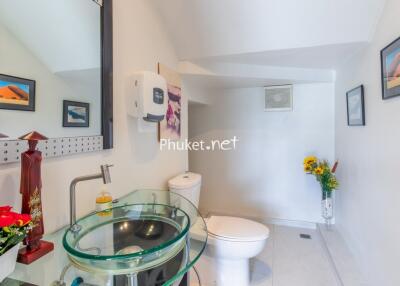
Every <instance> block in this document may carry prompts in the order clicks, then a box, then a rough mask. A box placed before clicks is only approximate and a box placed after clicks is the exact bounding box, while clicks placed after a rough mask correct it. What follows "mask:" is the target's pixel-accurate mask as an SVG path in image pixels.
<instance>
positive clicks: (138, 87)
mask: <svg viewBox="0 0 400 286" xmlns="http://www.w3.org/2000/svg"><path fill="white" fill-rule="evenodd" d="M127 102H128V107H127V108H128V114H129V115H131V116H133V117H136V118H142V119H143V120H145V121H147V122H160V121H161V120H163V119H164V117H165V113H166V110H167V102H168V90H167V81H166V80H165V79H164V78H163V77H162V76H160V75H158V74H156V73H153V72H149V71H142V72H137V73H135V74H134V77H133V92H132V93H129V94H128V101H127Z"/></svg>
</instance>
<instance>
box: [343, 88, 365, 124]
mask: <svg viewBox="0 0 400 286" xmlns="http://www.w3.org/2000/svg"><path fill="white" fill-rule="evenodd" d="M346 100H347V125H348V126H365V106H364V86H363V85H360V86H358V87H356V88H354V89H352V90H350V91H348V92H347V93H346Z"/></svg>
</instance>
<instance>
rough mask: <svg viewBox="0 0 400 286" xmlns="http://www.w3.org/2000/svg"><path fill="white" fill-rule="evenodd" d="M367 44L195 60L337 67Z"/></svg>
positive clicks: (298, 66) (318, 67)
mask: <svg viewBox="0 0 400 286" xmlns="http://www.w3.org/2000/svg"><path fill="white" fill-rule="evenodd" d="M367 45H368V43H367V42H357V43H344V44H335V45H326V46H318V47H307V48H297V49H287V50H273V51H264V52H257V53H245V54H236V55H224V56H216V57H209V58H206V59H200V60H195V61H194V62H197V63H199V64H207V63H210V62H220V63H237V64H249V65H265V66H283V67H296V68H312V69H335V67H337V66H338V65H341V64H342V63H344V62H346V60H348V59H349V58H350V57H352V56H353V55H354V54H356V53H358V52H359V51H360V50H361V49H363V48H365V47H367Z"/></svg>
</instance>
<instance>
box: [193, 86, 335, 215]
mask: <svg viewBox="0 0 400 286" xmlns="http://www.w3.org/2000/svg"><path fill="white" fill-rule="evenodd" d="M263 91H264V90H263V88H248V89H231V90H223V91H220V92H216V94H214V97H215V98H214V100H215V103H214V104H212V105H208V106H197V105H196V106H191V107H190V112H189V126H190V137H191V139H197V140H200V139H203V140H205V141H207V140H211V139H222V138H226V139H229V138H232V137H233V136H235V135H236V136H237V137H238V138H239V140H240V141H239V142H238V143H237V148H236V150H235V151H214V152H207V151H203V152H201V151H191V152H189V163H190V169H191V171H194V172H199V173H200V174H202V175H203V190H202V194H201V202H200V208H201V211H203V212H204V213H207V212H210V211H211V212H218V213H226V214H234V215H243V216H248V217H258V218H262V219H265V218H279V219H289V220H299V221H311V222H314V221H320V220H321V219H320V207H319V206H320V199H321V198H320V196H321V191H320V189H319V185H318V183H317V182H316V181H315V179H314V178H313V177H310V176H306V175H305V174H304V173H303V167H302V162H303V158H304V156H306V155H309V154H315V155H317V156H320V157H322V158H326V159H328V160H331V161H332V160H333V159H334V158H333V153H334V146H333V142H334V138H333V136H334V119H333V113H334V110H333V104H334V99H333V94H334V89H333V84H302V85H295V86H294V110H293V112H275V113H274V112H264V92H263ZM193 137H194V138H193Z"/></svg>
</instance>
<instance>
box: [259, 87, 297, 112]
mask: <svg viewBox="0 0 400 286" xmlns="http://www.w3.org/2000/svg"><path fill="white" fill-rule="evenodd" d="M264 89H265V111H292V110H293V86H292V85H276V86H267V87H265V88H264Z"/></svg>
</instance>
